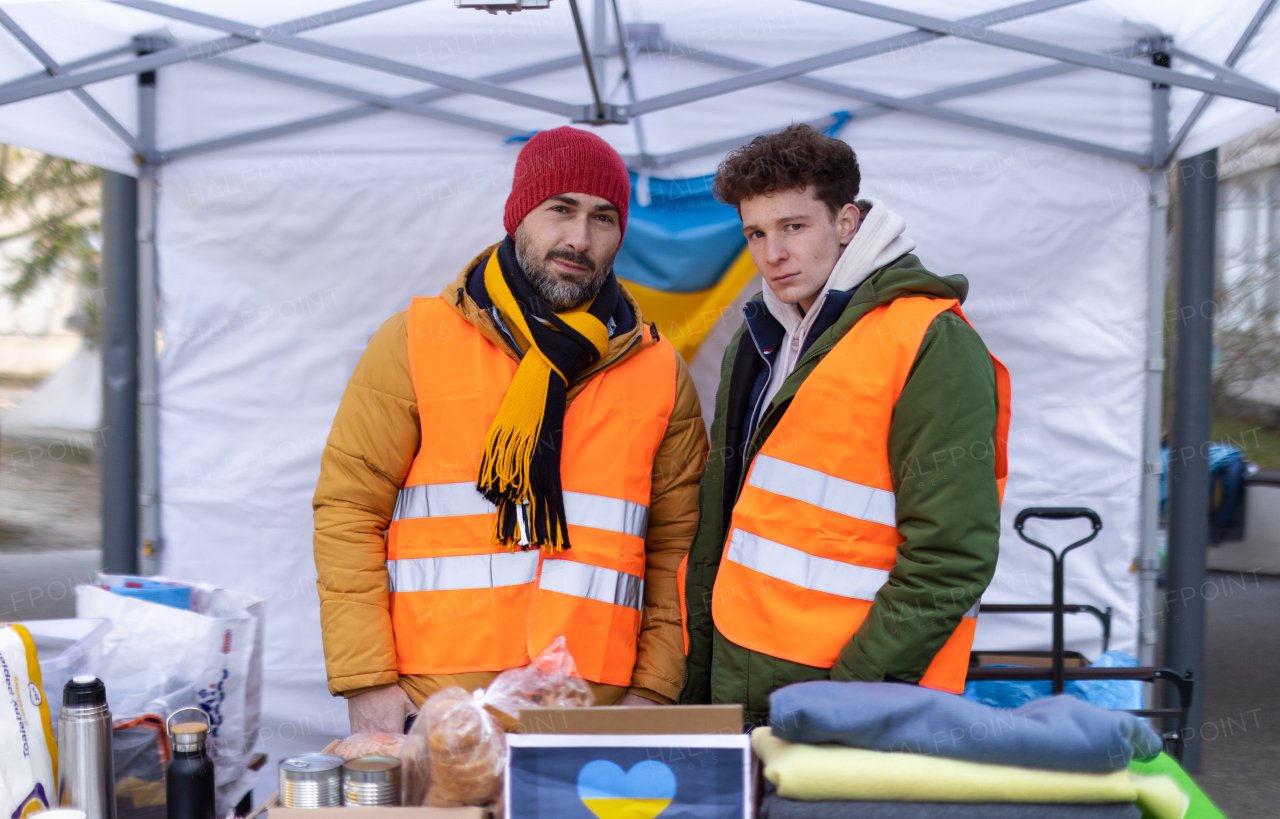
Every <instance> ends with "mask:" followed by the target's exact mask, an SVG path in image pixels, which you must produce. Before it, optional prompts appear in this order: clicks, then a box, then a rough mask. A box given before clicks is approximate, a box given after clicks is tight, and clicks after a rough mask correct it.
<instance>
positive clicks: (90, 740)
mask: <svg viewBox="0 0 1280 819" xmlns="http://www.w3.org/2000/svg"><path fill="white" fill-rule="evenodd" d="M58 802H59V804H60V805H62V807H66V808H78V809H80V810H82V811H84V813H85V817H86V819H116V777H115V767H114V765H113V763H112V761H111V709H109V708H108V707H107V687H106V686H105V685H103V684H102V680H100V679H98V678H97V677H94V676H92V675H86V676H81V677H73V678H72V679H71V681H70V682H68V683H67V685H66V687H65V688H63V689H62V711H61V712H60V713H59V714H58Z"/></svg>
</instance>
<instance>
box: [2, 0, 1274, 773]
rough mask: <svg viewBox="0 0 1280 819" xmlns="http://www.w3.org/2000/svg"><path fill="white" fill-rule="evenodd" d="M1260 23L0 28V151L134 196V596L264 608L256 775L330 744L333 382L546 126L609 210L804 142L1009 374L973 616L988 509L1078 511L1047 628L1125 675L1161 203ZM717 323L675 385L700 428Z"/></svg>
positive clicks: (808, 15) (33, 12) (97, 9)
mask: <svg viewBox="0 0 1280 819" xmlns="http://www.w3.org/2000/svg"><path fill="white" fill-rule="evenodd" d="M527 4H528V2H527V0H526V5H527ZM1274 4H1275V2H1274V0H1266V1H1265V2H1262V4H1261V6H1259V4H1258V0H1235V1H1234V2H1226V3H1219V4H1205V3H1192V2H1155V0H1032V2H1026V3H1020V4H1018V5H1014V6H1010V7H1006V8H1001V9H996V10H992V9H991V8H990V7H989V6H990V0H987V2H979V1H978V0H965V2H941V0H914V1H912V2H897V3H895V5H894V6H892V7H891V6H887V5H879V4H875V3H870V2H863V0H807V1H805V0H784V1H782V2H779V1H776V0H735V1H734V2H727V0H721V2H715V0H681V1H680V2H674V0H623V2H622V3H621V8H620V13H621V25H618V24H617V21H616V19H615V17H614V16H611V8H617V7H616V5H613V4H610V3H607V2H605V0H594V2H593V3H592V4H591V5H590V7H587V8H583V9H581V10H580V12H581V13H580V15H579V10H578V9H577V8H576V7H574V5H573V3H572V2H571V0H556V2H553V3H551V6H550V8H549V9H537V10H526V11H523V12H521V13H519V14H514V15H510V16H508V15H505V14H499V15H498V16H490V15H487V14H483V13H481V12H479V11H475V10H467V9H460V8H455V7H454V5H453V4H451V3H448V2H447V0H435V1H434V2H418V1H417V0H370V2H364V3H358V4H356V5H352V6H346V7H341V8H334V9H330V10H325V11H317V10H316V9H315V8H314V4H312V3H307V2H299V0H289V1H288V2H285V1H284V0H272V2H266V3H263V2H256V3H250V2H245V1H244V0H220V1H219V2H216V3H215V2H197V1H196V0H175V2H173V3H169V4H166V3H160V2H153V1H152V0H120V2H110V3H107V2H45V3H30V4H20V3H6V4H3V5H0V10H2V12H3V13H2V14H0V23H2V24H3V25H4V26H5V27H6V28H7V29H8V30H9V31H10V33H11V34H12V35H13V36H12V37H10V38H7V39H3V40H2V42H0V141H3V142H6V143H11V144H16V145H23V146H29V147H32V148H37V149H39V150H42V151H46V152H50V153H54V154H59V155H62V156H67V157H71V158H74V159H78V160H82V161H85V162H90V163H94V164H96V165H99V166H101V167H103V168H107V169H110V170H113V171H116V172H119V173H123V174H130V175H136V176H138V177H139V180H140V184H139V186H138V202H139V231H138V236H139V245H138V270H139V299H140V302H139V308H140V311H139V316H138V326H139V328H140V335H139V338H140V343H141V354H140V358H139V361H140V362H141V363H140V368H139V377H140V379H141V385H140V392H141V404H140V419H139V429H140V447H141V452H142V460H141V473H142V474H141V482H142V505H141V510H142V511H141V515H142V521H141V523H142V539H143V540H145V541H146V542H147V543H148V545H149V546H150V547H152V548H154V551H155V553H156V555H157V556H158V564H153V566H152V567H153V568H158V569H159V570H160V571H162V572H163V573H164V574H166V575H170V576H176V577H181V578H188V579H193V580H196V579H198V580H200V581H203V582H211V583H215V584H218V585H221V586H224V587H227V588H233V589H238V590H240V591H244V592H248V593H251V594H257V595H259V596H262V597H265V598H266V599H267V601H268V603H267V612H268V613H267V626H266V628H267V639H266V651H267V656H266V662H265V668H266V674H267V684H266V689H265V690H266V695H265V706H264V707H265V710H266V713H265V714H264V716H263V733H262V747H263V748H264V749H265V750H267V751H268V752H269V753H270V754H271V755H272V756H273V757H278V756H279V755H280V754H282V753H285V752H289V751H299V750H304V749H314V748H315V747H317V746H318V744H320V743H321V742H322V740H323V739H324V737H327V736H331V735H337V734H339V733H342V732H343V731H344V730H345V728H346V708H345V705H344V704H343V702H342V701H341V700H334V699H331V698H330V697H329V696H328V693H327V692H326V691H325V677H324V669H323V655H322V652H321V644H320V635H319V628H318V619H317V601H316V596H315V592H314V587H315V585H314V584H315V568H314V564H313V561H312V556H311V547H310V543H311V509H310V497H311V493H312V490H313V488H314V485H315V479H316V475H317V470H318V464H319V453H320V450H321V448H322V446H323V444H324V440H325V437H326V435H327V433H328V429H329V425H330V423H331V421H332V418H333V413H334V410H335V408H336V406H337V402H338V400H339V398H340V397H341V394H342V389H343V386H344V385H345V383H346V380H347V377H348V376H349V375H350V372H351V370H352V368H353V366H354V363H355V361H356V359H357V357H358V356H359V354H360V352H361V350H362V349H363V347H364V344H365V342H366V341H367V339H368V338H369V336H370V335H371V333H372V332H373V331H374V330H375V329H376V328H377V326H378V325H379V324H380V322H381V321H383V320H384V319H386V318H387V317H389V316H391V315H392V314H393V313H395V312H396V311H398V310H401V309H403V308H404V307H405V306H407V303H408V300H409V298H410V297H412V296H415V295H435V294H436V293H438V292H439V291H440V289H441V288H442V287H443V286H444V285H445V284H446V283H447V282H448V281H449V280H451V279H452V277H453V276H454V275H455V274H456V273H457V271H458V270H459V269H460V267H461V266H462V265H463V264H464V263H465V262H466V260H468V259H469V258H471V257H472V256H473V255H474V254H475V253H476V252H478V251H479V250H480V249H481V248H483V247H484V246H486V245H487V244H489V243H491V242H493V241H496V240H497V239H498V238H499V237H500V236H501V228H500V224H501V219H500V216H501V209H502V204H503V201H504V199H505V196H506V193H507V190H508V189H509V185H510V180H511V175H512V168H513V164H514V159H515V155H516V153H517V152H518V150H519V148H520V147H521V144H522V143H520V142H519V141H518V139H519V137H521V136H522V135H527V134H528V133H530V132H531V131H533V130H536V129H543V128H549V127H555V126H558V125H562V124H565V123H567V122H571V121H572V122H580V123H590V124H585V125H582V126H581V127H592V126H595V127H596V128H597V133H599V134H600V135H601V136H603V137H604V138H605V139H607V140H609V141H610V142H611V143H612V144H613V145H615V146H616V147H617V148H618V150H619V151H620V152H622V153H623V154H624V156H626V157H627V158H628V161H629V162H630V164H631V165H632V167H633V168H634V169H635V170H636V171H637V172H639V173H640V174H641V178H640V185H641V186H643V185H645V184H647V180H646V178H645V177H646V175H650V174H652V175H654V176H662V177H672V178H678V177H685V176H692V175H696V174H705V173H709V172H710V171H712V170H713V169H714V167H715V164H716V163H717V162H718V161H719V159H720V158H721V157H722V156H723V154H724V152H725V151H726V150H727V149H729V148H732V147H734V146H736V145H739V144H741V143H742V142H744V141H746V140H747V139H749V138H750V137H751V136H752V135H754V134H756V133H761V132H764V131H769V130H773V129H776V128H779V127H781V126H783V125H786V124H787V123H789V122H800V121H808V122H814V123H815V124H821V125H823V126H824V127H825V126H833V125H838V126H841V127H840V131H839V133H840V136H841V137H842V138H843V139H845V140H847V141H848V142H849V143H850V144H852V145H853V147H854V148H855V150H856V151H857V152H858V156H859V159H860V162H861V165H862V169H863V178H864V186H863V189H864V192H865V195H868V196H872V197H875V198H877V199H880V200H883V201H884V202H885V203H886V204H887V205H888V206H889V207H891V208H892V209H894V210H896V211H898V212H899V213H901V214H902V215H903V216H904V217H905V218H906V221H907V225H908V232H909V234H910V235H911V236H912V238H914V239H915V240H916V242H917V253H918V254H919V255H920V256H921V258H922V259H923V261H924V263H925V264H926V265H927V266H928V267H929V268H930V269H931V270H934V271H935V272H939V273H943V274H953V273H963V274H964V275H966V276H968V277H969V280H970V282H971V294H972V295H971V297H970V299H969V300H968V302H966V305H965V309H966V312H967V313H968V315H969V316H970V318H971V319H972V320H973V322H974V324H975V325H976V326H977V327H978V329H979V331H980V332H981V333H982V335H983V337H984V339H985V340H986V341H987V343H988V345H989V346H990V347H991V349H992V350H993V352H994V353H995V354H996V355H997V356H999V357H1000V358H1001V359H1002V360H1003V361H1004V362H1005V363H1006V365H1007V366H1008V367H1009V369H1010V371H1011V373H1012V378H1013V427H1012V430H1011V436H1010V446H1009V452H1010V478H1009V482H1008V488H1007V492H1006V496H1005V504H1004V506H1005V510H1006V515H1005V517H1006V532H1005V535H1006V536H1005V537H1004V538H1003V539H1002V543H1001V549H1002V551H1001V560H1000V566H999V569H998V572H997V576H996V581H995V582H994V584H993V586H992V588H991V589H990V590H989V592H988V593H987V595H986V596H985V597H984V602H986V603H1042V602H1047V601H1048V600H1049V597H1050V591H1049V589H1050V575H1049V566H1048V562H1047V560H1046V559H1045V558H1044V557H1043V556H1042V555H1040V554H1039V553H1038V552H1037V551H1036V550H1034V549H1032V548H1030V547H1028V546H1027V545H1026V544H1024V543H1022V542H1021V541H1020V540H1019V539H1018V538H1017V536H1016V535H1014V534H1013V533H1012V529H1011V522H1012V519H1013V516H1014V515H1015V514H1016V513H1017V512H1018V510H1020V509H1023V508H1025V507H1028V506H1088V507H1091V508H1094V509H1096V510H1097V511H1098V512H1099V513H1100V514H1101V516H1102V518H1103V520H1104V522H1105V529H1104V531H1103V533H1102V535H1101V536H1100V537H1099V538H1098V540H1097V541H1095V543H1094V544H1091V545H1090V546H1089V547H1087V548H1085V549H1081V550H1079V551H1077V552H1076V553H1073V555H1072V556H1071V558H1070V560H1069V561H1068V564H1067V601H1068V602H1069V603H1082V604H1091V605H1094V606H1097V607H1099V608H1103V607H1110V608H1111V609H1112V611H1113V615H1114V628H1113V635H1112V640H1111V646H1112V647H1113V648H1119V649H1122V650H1125V651H1129V652H1131V653H1134V654H1138V655H1139V656H1141V658H1142V659H1143V660H1144V662H1146V663H1150V662H1151V661H1152V660H1153V659H1154V641H1155V624H1154V620H1153V618H1152V615H1153V613H1154V612H1155V610H1156V597H1155V573H1156V562H1155V538H1156V503H1157V496H1158V493H1157V480H1158V475H1157V474H1156V470H1155V469H1153V468H1152V467H1151V465H1152V464H1158V463H1159V454H1158V442H1159V432H1160V400H1161V399H1160V383H1161V370H1162V368H1163V362H1162V356H1163V326H1164V316H1163V311H1164V246H1165V233H1164V226H1165V208H1166V203H1167V198H1166V194H1165V189H1164V179H1165V175H1164V169H1165V168H1166V167H1167V165H1168V163H1169V162H1171V161H1173V160H1174V159H1176V158H1178V157H1183V156H1189V155H1192V154H1196V153H1198V152H1201V151H1203V150H1206V149H1209V148H1212V147H1214V146H1216V145H1218V144H1220V143H1222V142H1223V141H1225V140H1227V139H1230V138H1232V137H1235V136H1238V135H1240V134H1242V133H1244V132H1246V131H1248V130H1250V129H1251V128H1253V127H1255V126H1257V125H1258V124H1261V123H1263V122H1265V121H1267V120H1269V119H1271V118H1274V117H1275V116H1276V113H1275V111H1276V109H1277V107H1278V106H1280V93H1278V92H1277V91H1276V90H1275V87H1276V86H1277V85H1280V22H1277V20H1276V19H1275V18H1274V17H1268V14H1269V12H1270V10H1271V8H1272V6H1273V5H1274ZM578 16H580V18H581V27H580V28H575V17H578ZM619 33H621V34H622V35H623V37H622V39H623V40H625V42H626V44H627V46H628V47H627V48H626V49H625V50H624V49H619V48H618V42H619V36H618V35H619ZM579 34H581V35H582V37H581V39H580V37H579ZM583 51H586V52H588V55H587V56H588V57H589V60H588V61H587V65H590V66H591V71H590V72H588V71H586V70H584V55H583ZM1170 61H1171V67H1169V68H1165V67H1163V66H1164V65H1169V64H1170ZM628 66H629V68H630V70H629V72H626V73H625V75H624V69H625V68H626V67H628ZM513 138H514V139H513ZM756 289H758V288H755V287H751V288H748V290H749V291H750V292H754V291H755V290H756ZM157 321H158V326H159V329H160V336H161V337H162V339H163V353H162V355H159V356H157V355H156V349H155V346H156V335H157V334H156V332H155V330H156V326H157V325H156V322H157ZM737 321H738V317H737V316H736V315H730V316H727V317H722V318H721V319H719V320H718V321H717V322H716V325H715V327H714V328H713V329H712V330H711V332H710V335H709V337H708V341H707V342H706V343H705V344H704V345H703V347H702V349H701V351H700V352H699V353H698V356H697V358H696V359H695V360H694V361H693V362H691V364H692V368H693V371H694V373H695V378H696V380H697V381H698V384H699V390H700V392H701V394H702V398H703V401H704V404H706V405H707V406H706V409H707V412H708V413H709V412H710V404H711V402H712V400H713V391H714V386H715V379H716V377H717V374H718V365H719V355H720V354H721V353H722V352H723V349H724V345H725V343H726V342H727V340H728V337H729V335H730V334H731V333H732V331H733V330H734V329H735V327H736V324H737ZM108 367H109V368H110V357H109V356H108ZM108 377H110V373H109V375H108ZM957 457H963V453H958V454H957V453H954V452H952V453H940V454H939V456H938V459H937V463H936V464H934V469H935V470H938V469H940V468H941V467H942V466H944V464H945V462H946V460H947V459H948V458H957ZM938 474H942V475H944V476H945V472H944V471H942V472H940V473H938ZM919 479H921V480H935V479H939V478H938V477H937V476H936V475H934V476H931V475H929V474H921V475H920V476H919ZM128 489H129V490H131V487H129V488H128ZM126 494H129V492H126ZM1045 537H1049V536H1048V535H1046V536H1045ZM1058 537H1065V535H1060V536H1058ZM1139 570H1140V571H1139ZM1140 578H1141V580H1142V582H1140ZM978 634H979V637H978V645H979V647H985V648H1023V649H1030V648H1044V647H1046V644H1047V641H1048V634H1049V632H1048V623H1047V619H1046V618H1044V617H1042V616H1038V615H1010V614H1000V615H990V616H985V617H983V618H980V625H979V632H978ZM1067 642H1068V647H1069V648H1075V649H1078V650H1080V651H1083V652H1084V653H1086V654H1087V655H1089V656H1096V654H1097V653H1098V651H1099V650H1100V644H1099V640H1098V634H1097V627H1096V624H1095V623H1093V622H1091V621H1088V620H1087V618H1073V619H1069V620H1068V631H1067ZM269 770H270V769H268V773H264V776H269V775H270V774H269ZM264 792H265V791H264Z"/></svg>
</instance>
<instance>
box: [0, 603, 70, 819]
mask: <svg viewBox="0 0 1280 819" xmlns="http://www.w3.org/2000/svg"><path fill="white" fill-rule="evenodd" d="M0 676H3V677H4V682H3V684H0V816H3V817H6V818H7V817H10V816H11V817H13V819H26V817H28V816H31V815H32V814H35V813H39V812H41V811H45V810H48V809H49V807H50V806H53V807H57V794H58V792H57V790H56V788H55V781H54V778H53V759H54V756H55V755H56V753H57V743H56V740H55V739H54V733H53V731H54V723H53V719H52V718H51V717H50V714H49V705H48V702H47V700H46V699H45V693H44V690H43V689H42V688H41V686H40V683H41V677H40V663H39V662H38V660H37V659H36V646H35V643H34V642H33V641H32V639H31V635H30V634H28V633H27V630H26V629H25V628H23V627H22V626H16V625H14V626H6V625H0ZM58 693H59V694H61V693H62V692H61V691H59V692H58Z"/></svg>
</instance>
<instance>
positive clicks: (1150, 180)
mask: <svg viewBox="0 0 1280 819" xmlns="http://www.w3.org/2000/svg"><path fill="white" fill-rule="evenodd" d="M1162 45H1167V41H1164V42H1162ZM1151 62H1152V63H1153V64H1155V65H1160V66H1164V67H1168V65H1169V56H1168V54H1167V53H1165V52H1164V51H1163V49H1161V50H1160V51H1157V52H1156V53H1155V54H1153V55H1152V59H1151ZM1168 150H1169V86H1167V85H1163V84H1160V83H1152V86H1151V155H1152V156H1153V157H1154V158H1155V167H1153V168H1152V169H1151V170H1150V171H1148V172H1147V190H1148V191H1149V194H1148V200H1147V201H1148V206H1149V214H1150V220H1149V222H1148V231H1149V233H1148V235H1149V237H1150V242H1149V246H1148V248H1147V367H1146V382H1147V383H1146V408H1145V417H1144V418H1143V436H1142V465H1143V468H1142V541H1141V547H1140V551H1139V554H1138V561H1137V568H1138V578H1139V580H1138V582H1139V584H1140V591H1139V599H1140V603H1141V605H1140V606H1139V608H1138V618H1139V623H1138V664H1139V665H1145V666H1152V665H1155V664H1156V643H1157V642H1158V640H1159V629H1158V628H1157V620H1156V612H1157V608H1158V606H1157V602H1156V601H1157V595H1158V594H1159V589H1158V588H1157V583H1156V581H1157V579H1158V578H1159V575H1160V553H1159V537H1160V473H1161V472H1162V471H1163V469H1164V467H1163V464H1162V462H1161V458H1160V432H1161V428H1162V426H1163V424H1164V369H1165V361H1164V320H1165V319H1164V311H1165V305H1164V300H1165V271H1166V267H1167V261H1168V260H1167V259H1166V258H1165V255H1166V250H1165V240H1166V231H1167V224H1168V215H1169V189H1168V180H1167V174H1166V172H1165V168H1164V167H1163V163H1162V157H1163V156H1164V154H1165V153H1166V152H1167V151H1168ZM1143 688H1144V693H1145V698H1146V700H1147V703H1148V707H1152V705H1153V703H1152V702H1151V696H1152V694H1153V688H1154V686H1152V685H1151V684H1150V683H1147V684H1145V685H1144V686H1143Z"/></svg>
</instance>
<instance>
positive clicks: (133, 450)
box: [101, 170, 138, 574]
mask: <svg viewBox="0 0 1280 819" xmlns="http://www.w3.org/2000/svg"><path fill="white" fill-rule="evenodd" d="M137 235H138V181H137V180H136V179H134V178H133V177H132V176H126V175H124V174H122V173H115V172H114V171H107V170H104V171H102V245H103V246H102V284H101V287H102V293H103V296H104V299H103V301H104V304H103V312H102V462H101V464H102V490H101V491H102V570H103V571H105V572H109V573H111V574H137V573H138V503H137V499H138V245H137Z"/></svg>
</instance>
